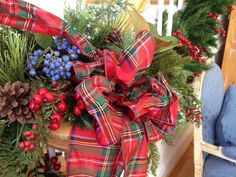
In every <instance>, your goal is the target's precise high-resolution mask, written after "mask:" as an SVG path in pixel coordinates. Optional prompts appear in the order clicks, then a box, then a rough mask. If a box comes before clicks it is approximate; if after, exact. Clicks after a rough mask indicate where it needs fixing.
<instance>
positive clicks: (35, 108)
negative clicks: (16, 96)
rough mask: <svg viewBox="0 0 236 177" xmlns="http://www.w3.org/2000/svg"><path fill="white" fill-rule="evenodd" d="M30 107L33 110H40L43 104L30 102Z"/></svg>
mask: <svg viewBox="0 0 236 177" xmlns="http://www.w3.org/2000/svg"><path fill="white" fill-rule="evenodd" d="M29 108H30V110H31V111H39V110H40V108H41V106H40V105H39V104H35V103H32V102H31V103H30V104H29Z"/></svg>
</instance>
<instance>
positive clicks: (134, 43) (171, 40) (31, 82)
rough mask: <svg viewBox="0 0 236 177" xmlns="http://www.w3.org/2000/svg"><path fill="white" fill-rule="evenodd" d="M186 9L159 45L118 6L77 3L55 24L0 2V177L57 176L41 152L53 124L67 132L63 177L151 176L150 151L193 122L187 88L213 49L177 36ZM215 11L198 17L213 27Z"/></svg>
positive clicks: (193, 102) (154, 159)
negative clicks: (68, 129)
mask: <svg viewBox="0 0 236 177" xmlns="http://www.w3.org/2000/svg"><path fill="white" fill-rule="evenodd" d="M204 2H205V1H204ZM192 4H193V3H191V1H190V2H189V5H187V6H186V9H185V10H184V11H182V12H181V13H180V14H179V16H178V17H176V18H178V19H179V20H176V22H177V23H176V24H175V26H176V32H175V33H173V36H168V37H167V36H164V37H160V36H158V35H157V32H156V30H155V26H154V25H153V24H149V23H147V22H146V21H145V20H144V19H143V18H142V16H141V15H140V14H139V13H138V12H137V11H136V10H135V9H133V8H132V5H131V4H129V3H127V2H125V1H122V0H116V1H108V2H106V4H104V2H103V3H101V2H97V4H96V5H86V6H85V7H83V8H81V2H78V3H77V7H76V8H75V9H70V8H68V9H67V10H66V12H65V20H61V19H60V18H58V17H56V16H55V15H53V14H51V13H49V12H46V11H45V10H43V9H40V8H39V7H36V6H34V5H32V4H30V3H26V2H24V1H21V0H15V1H11V0H3V1H1V2H0V23H1V24H2V26H0V38H1V40H0V120H1V121H0V130H1V131H0V134H1V136H0V141H1V143H0V161H1V163H0V174H1V176H6V177H12V176H23V177H24V176H63V175H64V174H62V173H60V172H59V171H60V168H61V165H60V162H59V161H58V158H57V157H56V156H54V157H49V156H48V153H47V150H46V149H47V147H48V145H47V142H48V139H49V138H50V132H51V131H56V130H58V129H60V125H61V122H62V121H64V122H70V123H71V125H72V129H71V135H70V140H69V153H68V159H67V170H66V171H67V176H76V175H80V176H120V175H121V173H122V171H124V176H132V175H135V176H146V175H147V173H148V165H149V171H150V172H152V173H153V174H154V173H155V170H156V168H157V163H158V152H157V149H156V146H155V144H154V143H155V142H157V141H159V140H161V139H163V140H164V141H166V142H167V143H170V144H171V140H172V138H173V137H174V136H175V135H176V134H178V132H179V131H180V130H182V129H183V128H184V127H186V124H187V122H193V123H195V124H196V126H198V125H199V124H200V123H201V119H202V117H201V112H200V109H199V108H200V101H199V100H198V99H197V98H196V96H195V95H194V92H193V88H192V86H191V82H192V80H193V78H194V77H195V76H196V75H197V74H198V73H200V72H201V71H203V70H207V69H208V68H209V66H208V65H207V64H206V62H205V61H206V60H207V57H208V56H210V55H208V54H209V53H208V51H206V47H210V46H211V44H212V45H214V43H210V44H209V45H208V46H207V44H205V43H200V42H201V41H200V42H199V40H196V41H194V40H193V39H196V36H194V35H191V32H190V30H189V31H188V28H187V27H188V26H186V27H185V28H184V29H183V28H182V25H183V24H184V21H183V19H185V20H186V13H189V8H190V7H192ZM230 4H232V2H228V3H227V4H225V5H224V6H221V8H226V7H228V5H230ZM189 6H190V7H189ZM213 7H214V6H213ZM205 12H207V13H210V12H211V11H209V9H208V11H204V13H205ZM202 13H203V12H202ZM215 13H218V12H217V11H216V12H214V13H213V12H212V14H211V15H210V14H208V17H207V18H210V19H209V21H211V22H212V19H211V17H212V18H213V22H215V23H217V22H216V21H215V20H216V19H214V18H215V15H216V14H215ZM213 14H214V15H213ZM181 20H182V22H183V23H180V21H181ZM211 24H212V23H211ZM6 26H9V27H6ZM177 29H178V30H177ZM182 29H183V30H182ZM222 35H223V36H224V35H225V33H224V34H222ZM184 36H185V37H184ZM186 36H187V37H186ZM188 37H189V39H191V41H190V40H189V39H187V38H188ZM198 42H199V43H198ZM200 45H201V46H202V48H201V47H199V46H200ZM204 56H205V57H204Z"/></svg>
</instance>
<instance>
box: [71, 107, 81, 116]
mask: <svg viewBox="0 0 236 177" xmlns="http://www.w3.org/2000/svg"><path fill="white" fill-rule="evenodd" d="M73 112H74V114H75V115H77V116H79V115H81V114H82V112H81V110H80V108H79V107H78V106H76V107H74V110H73Z"/></svg>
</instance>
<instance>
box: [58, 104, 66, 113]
mask: <svg viewBox="0 0 236 177" xmlns="http://www.w3.org/2000/svg"><path fill="white" fill-rule="evenodd" d="M57 108H58V110H59V111H61V112H65V111H66V110H67V104H66V103H65V102H59V103H58V104H57Z"/></svg>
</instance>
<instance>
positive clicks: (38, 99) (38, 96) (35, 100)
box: [32, 94, 43, 105]
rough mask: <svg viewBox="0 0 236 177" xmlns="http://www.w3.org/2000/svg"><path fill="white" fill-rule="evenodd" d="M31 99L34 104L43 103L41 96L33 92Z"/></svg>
mask: <svg viewBox="0 0 236 177" xmlns="http://www.w3.org/2000/svg"><path fill="white" fill-rule="evenodd" d="M32 100H33V102H34V103H35V104H39V105H41V104H42V103H43V97H42V95H40V94H35V95H34V96H33V98H32Z"/></svg>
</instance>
